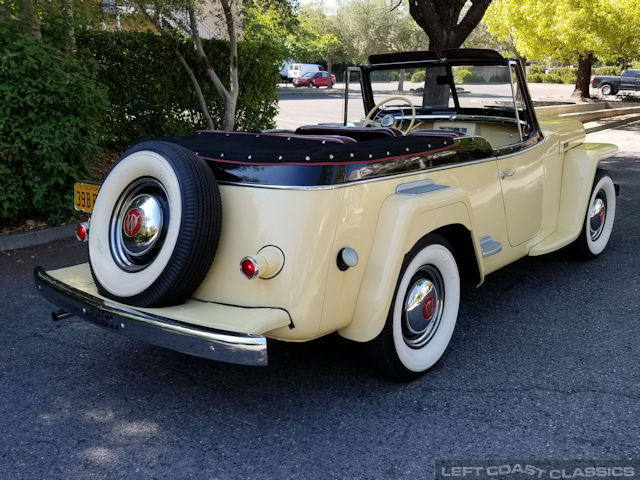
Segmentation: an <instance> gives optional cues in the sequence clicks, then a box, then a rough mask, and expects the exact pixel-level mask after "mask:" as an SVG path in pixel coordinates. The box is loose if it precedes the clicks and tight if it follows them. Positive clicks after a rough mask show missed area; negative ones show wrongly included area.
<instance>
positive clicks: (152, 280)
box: [89, 141, 222, 307]
mask: <svg viewBox="0 0 640 480" xmlns="http://www.w3.org/2000/svg"><path fill="white" fill-rule="evenodd" d="M149 205H151V207H153V208H151V209H147V210H145V208H147V207H148V206H149ZM221 211H222V210H221V201H220V191H219V189H218V186H217V183H216V181H215V178H214V176H213V173H212V172H211V169H210V168H209V167H208V166H207V165H206V164H205V162H204V161H203V160H202V159H200V158H199V157H198V156H197V155H195V154H194V153H193V152H191V151H189V150H187V149H186V148H183V147H181V146H179V145H175V144H172V143H167V142H160V141H147V142H142V143H140V144H138V145H136V146H135V147H133V148H131V149H129V150H128V151H127V152H125V154H124V155H123V156H122V157H121V158H120V159H119V160H118V162H117V163H116V164H115V165H114V166H113V168H112V169H111V171H110V172H109V174H108V175H107V178H106V179H105V181H104V183H103V184H102V186H101V188H100V191H99V193H98V198H97V199H96V203H95V206H94V210H93V214H92V216H91V229H90V235H89V261H90V265H91V271H92V274H93V277H94V280H95V283H96V286H97V288H98V292H99V293H100V294H101V295H103V296H105V297H108V298H111V299H113V300H116V301H118V302H121V303H126V304H129V305H134V306H138V307H161V306H168V305H176V304H180V303H183V302H184V301H185V300H186V299H187V298H188V297H189V296H190V295H191V294H192V293H193V291H194V290H195V289H196V288H197V287H198V286H199V285H200V283H201V282H202V280H203V279H204V277H205V276H206V274H207V272H208V271H209V268H210V266H211V263H212V261H213V257H214V254H215V251H216V248H217V245H218V240H219V238H220V225H221V221H222V219H221ZM149 212H150V213H149Z"/></svg>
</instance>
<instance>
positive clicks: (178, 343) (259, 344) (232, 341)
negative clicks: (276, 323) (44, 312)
mask: <svg viewBox="0 0 640 480" xmlns="http://www.w3.org/2000/svg"><path fill="white" fill-rule="evenodd" d="M33 276H34V281H35V284H36V288H37V289H38V291H39V292H40V294H41V295H42V296H43V297H44V298H46V299H47V300H48V301H49V302H51V303H53V304H54V305H58V306H61V307H64V308H65V309H66V310H67V311H68V312H69V313H71V314H73V315H78V316H79V317H81V318H83V319H85V320H87V321H89V322H91V323H93V324H95V325H98V326H100V327H103V328H106V329H109V330H111V331H114V332H116V333H119V334H121V335H124V336H126V337H130V338H135V339H138V340H142V341H143V342H147V343H151V344H153V345H157V346H160V347H164V348H168V349H170V350H176V351H178V352H182V353H186V354H189V355H195V356H197V357H203V358H208V359H211V360H218V361H220V362H227V363H237V364H241V365H256V366H259V365H267V340H266V338H265V337H263V336H261V335H251V334H244V333H235V332H227V331H223V330H215V329H212V328H207V327H202V326H199V325H190V324H187V323H183V322H178V321H175V320H171V319H169V318H164V317H161V316H159V315H152V314H149V313H145V312H141V311H139V310H136V309H135V308H133V307H127V306H125V305H121V304H116V303H115V302H109V301H105V300H102V299H101V298H98V297H95V296H93V295H90V294H88V293H86V292H83V291H81V290H78V289H76V288H74V287H71V286H70V285H67V284H65V283H63V282H60V281H59V280H57V279H55V278H54V277H52V276H51V275H49V274H48V273H47V272H45V271H44V270H43V269H42V268H41V267H37V268H36V269H35V271H34V273H33Z"/></svg>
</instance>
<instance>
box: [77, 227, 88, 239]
mask: <svg viewBox="0 0 640 480" xmlns="http://www.w3.org/2000/svg"><path fill="white" fill-rule="evenodd" d="M76 238H77V239H78V241H80V242H86V241H87V240H88V239H89V225H87V224H86V223H79V224H78V225H76Z"/></svg>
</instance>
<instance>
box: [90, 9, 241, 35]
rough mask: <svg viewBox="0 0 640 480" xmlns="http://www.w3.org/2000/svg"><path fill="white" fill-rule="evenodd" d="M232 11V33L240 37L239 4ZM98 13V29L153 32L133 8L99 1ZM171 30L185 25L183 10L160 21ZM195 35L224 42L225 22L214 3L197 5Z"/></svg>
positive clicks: (186, 22)
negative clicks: (99, 17) (233, 30)
mask: <svg viewBox="0 0 640 480" xmlns="http://www.w3.org/2000/svg"><path fill="white" fill-rule="evenodd" d="M233 3H234V5H233V11H234V12H235V13H236V14H235V15H234V17H235V18H236V32H238V34H239V35H241V32H242V24H241V21H240V15H239V14H237V12H238V11H239V9H240V8H241V2H239V1H235V2H233ZM101 5H102V13H103V14H104V15H105V18H104V20H103V21H102V22H101V28H103V29H105V30H139V29H152V30H155V28H154V27H153V26H152V25H150V24H149V22H147V21H146V20H144V19H141V18H140V16H139V15H136V14H135V11H134V8H133V7H131V6H130V5H127V4H121V3H120V2H118V1H117V0H102V4H101ZM161 21H163V22H167V23H168V24H169V25H171V26H172V27H175V28H180V25H181V24H182V25H188V24H189V15H188V13H187V12H186V11H185V10H182V11H179V10H176V11H175V12H173V13H172V14H171V15H168V16H165V17H163V18H161ZM198 33H199V34H200V38H204V39H209V38H218V39H228V38H229V34H228V32H227V26H226V22H225V20H224V15H223V12H222V6H221V5H220V2H219V1H218V0H206V1H205V2H203V3H202V4H201V5H199V18H198Z"/></svg>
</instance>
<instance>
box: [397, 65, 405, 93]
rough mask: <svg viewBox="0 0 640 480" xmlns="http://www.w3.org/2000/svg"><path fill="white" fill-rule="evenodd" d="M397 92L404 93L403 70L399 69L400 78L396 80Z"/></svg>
mask: <svg viewBox="0 0 640 480" xmlns="http://www.w3.org/2000/svg"><path fill="white" fill-rule="evenodd" d="M398 91H399V92H400V93H402V92H404V68H401V69H400V78H399V79H398Z"/></svg>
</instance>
